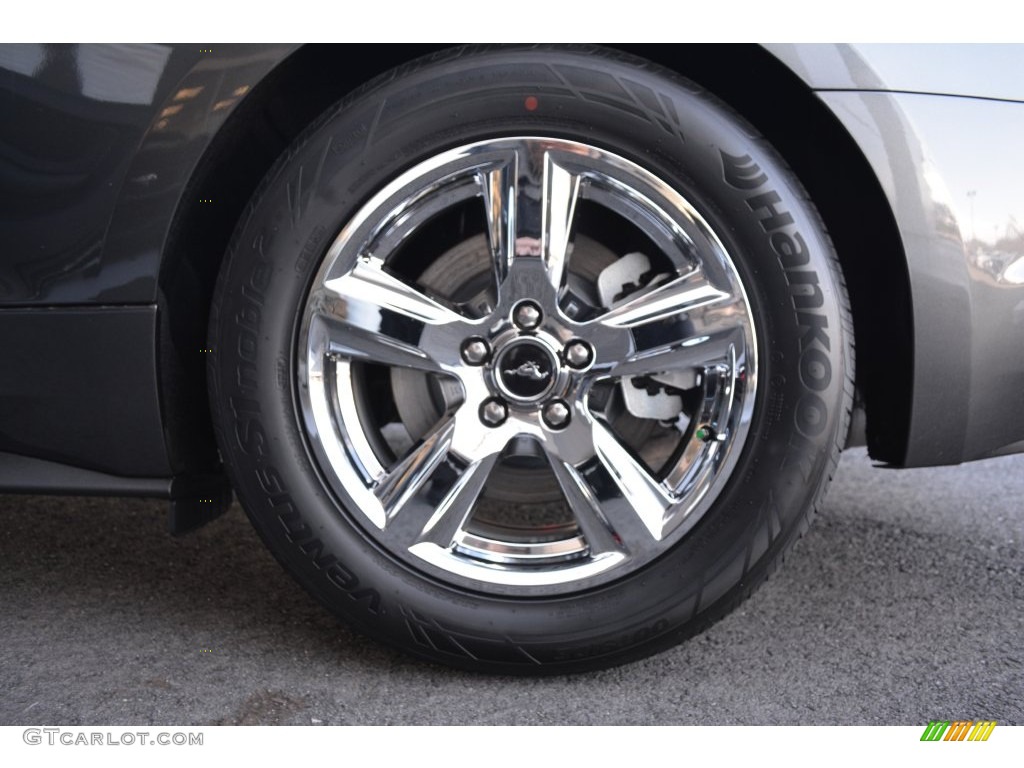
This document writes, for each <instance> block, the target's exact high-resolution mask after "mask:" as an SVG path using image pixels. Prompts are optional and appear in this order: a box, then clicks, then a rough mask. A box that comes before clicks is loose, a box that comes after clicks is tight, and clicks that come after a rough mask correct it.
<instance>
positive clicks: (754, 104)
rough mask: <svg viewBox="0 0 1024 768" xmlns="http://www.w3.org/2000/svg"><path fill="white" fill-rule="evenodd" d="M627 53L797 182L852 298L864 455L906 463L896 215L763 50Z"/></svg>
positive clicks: (905, 277)
mask: <svg viewBox="0 0 1024 768" xmlns="http://www.w3.org/2000/svg"><path fill="white" fill-rule="evenodd" d="M623 48H624V50H628V51H629V52H631V53H634V54H636V55H638V56H642V57H644V58H646V59H649V60H650V61H653V62H655V63H657V64H660V65H661V66H664V67H666V68H668V69H671V70H673V71H675V72H678V73H679V74H681V75H684V76H685V77H688V78H690V79H691V80H693V81H695V82H697V83H698V84H700V85H702V86H703V87H705V88H707V89H708V90H709V91H711V92H712V93H714V94H715V95H716V96H717V97H718V98H720V99H721V100H722V101H724V102H726V103H727V104H729V105H730V106H731V107H732V108H733V109H735V110H736V111H737V112H739V113H740V114H741V115H743V117H744V118H745V119H746V120H748V121H749V122H750V123H751V124H753V125H754V126H755V127H756V128H757V130H758V131H759V132H760V133H761V134H763V135H764V136H765V138H767V139H768V141H769V142H771V144H772V145H773V146H774V147H775V148H776V149H777V150H778V151H779V152H780V153H781V154H782V156H783V157H784V158H785V159H786V162H787V163H788V164H789V165H790V167H791V168H792V169H793V171H794V172H795V173H796V175H797V176H798V177H799V179H800V181H801V182H802V183H803V185H804V187H805V188H806V189H807V193H808V195H809V197H810V199H811V200H812V201H813V202H814V204H815V206H816V207H817V209H818V211H819V213H820V214H821V217H822V219H823V220H824V222H825V226H826V228H827V229H828V232H829V234H830V235H831V237H832V241H833V244H834V245H835V248H836V252H837V254H838V255H839V261H840V265H841V267H842V270H843V276H844V278H845V280H846V286H847V290H848V292H849V294H850V303H851V307H852V310H853V322H854V338H855V340H856V350H857V360H856V365H857V370H856V386H857V405H858V406H859V407H861V408H863V409H864V410H865V412H866V415H867V441H868V450H869V452H870V454H871V456H872V457H873V458H875V459H878V460H880V461H886V462H890V463H893V464H902V463H903V461H904V458H905V456H906V452H907V439H908V436H909V434H910V406H911V398H912V393H913V318H912V305H911V293H910V277H909V274H908V272H907V259H906V255H905V253H904V251H903V244H902V240H901V239H900V233H899V229H898V228H897V226H896V221H895V219H894V217H893V213H892V209H891V208H890V207H889V203H888V201H887V200H886V197H885V193H884V192H883V191H882V188H881V186H880V185H879V183H878V179H877V178H876V176H875V174H874V172H873V171H872V170H871V167H870V165H869V164H868V162H867V160H866V159H865V158H864V155H863V154H862V153H861V151H860V149H859V148H858V147H857V145H856V144H855V143H854V141H853V139H852V138H850V135H849V134H848V133H847V132H846V129H845V128H843V126H842V125H841V124H840V123H839V121H838V119H837V118H836V117H835V116H834V115H833V114H832V112H831V111H830V110H829V109H828V107H826V106H825V104H824V103H823V102H822V101H821V100H820V99H818V98H817V97H816V96H815V95H814V93H813V92H812V91H811V90H810V89H809V88H808V87H807V86H806V85H805V84H804V83H803V82H802V81H801V80H800V79H799V78H798V77H797V76H796V75H795V74H793V72H792V71H791V70H790V69H789V68H787V67H786V66H785V65H784V64H783V63H782V62H780V61H779V60H778V59H776V58H775V57H774V56H772V55H771V54H770V53H768V51H766V50H765V49H764V48H762V47H760V46H757V45H728V46H721V45H685V46H683V45H678V46H661V45H638V46H623ZM880 307H884V308H885V311H884V312H882V311H879V308H880Z"/></svg>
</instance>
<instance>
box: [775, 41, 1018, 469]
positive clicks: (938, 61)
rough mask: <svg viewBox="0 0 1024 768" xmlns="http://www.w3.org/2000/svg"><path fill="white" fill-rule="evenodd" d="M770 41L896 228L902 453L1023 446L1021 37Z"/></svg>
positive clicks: (995, 451) (976, 452)
mask: <svg viewBox="0 0 1024 768" xmlns="http://www.w3.org/2000/svg"><path fill="white" fill-rule="evenodd" d="M768 48H769V50H770V51H771V52H772V53H773V54H775V55H776V56H778V57H780V58H781V59H782V60H783V62H784V63H785V64H786V65H787V66H789V67H790V68H791V69H793V71H794V72H796V73H797V74H798V75H800V76H801V77H802V78H803V79H804V80H805V82H806V83H807V84H808V85H809V86H811V87H812V88H814V89H816V90H817V91H818V96H819V98H821V99H822V100H823V101H824V102H825V104H826V105H827V106H828V107H829V109H830V110H831V111H832V112H833V113H834V114H835V115H836V116H837V118H838V119H839V120H840V121H841V122H842V124H843V125H844V126H845V128H846V129H847V131H848V132H849V133H850V135H851V136H852V137H853V139H854V140H855V141H856V143H857V144H858V146H859V147H860V148H861V151H862V152H863V153H864V155H865V157H866V158H867V160H868V162H869V163H870V164H871V167H872V168H873V170H874V171H875V174H876V175H877V177H878V179H879V182H880V184H881V186H882V189H883V190H884V192H885V195H886V197H887V199H888V202H889V205H890V206H891V208H892V210H893V213H894V216H895V220H896V223H897V225H898V227H899V230H900V236H901V240H902V243H903V248H904V251H905V253H906V257H907V268H908V271H909V274H910V283H911V291H912V303H913V318H914V344H915V347H914V386H913V392H914V394H913V402H912V406H911V407H912V415H911V429H910V435H909V439H908V442H907V455H906V457H905V459H904V461H903V462H901V463H902V464H903V465H904V466H924V465H935V464H949V463H955V462H960V461H969V460H972V459H980V458H985V457H988V456H994V455H999V454H1001V453H1009V452H1014V451H1017V450H1020V449H1021V448H1024V444H1022V443H1021V441H1022V439H1024V388H1022V387H1021V381H1022V380H1024V187H1022V186H1021V184H1020V180H1021V178H1022V177H1024V149H1022V148H1021V139H1020V137H1021V136H1024V104H1022V103H1016V102H1014V101H1010V100H1011V99H1020V98H1022V97H1024V84H1022V83H1021V82H1020V79H1019V78H1015V77H1013V75H1015V74H1017V73H1020V72H1021V71H1024V47H1021V46H994V47H992V48H987V47H980V46H822V45H810V46H789V45H785V46H781V45H771V46H768ZM949 71H954V72H956V76H955V77H948V78H944V79H941V78H940V74H941V73H942V72H949ZM851 89H860V90H851ZM939 93H943V94H948V95H935V94H939ZM965 96H966V97H967V98H965ZM993 99H999V100H993ZM864 225H865V226H870V225H871V223H870V222H865V223H864ZM878 311H880V312H884V311H885V308H884V307H879V308H878Z"/></svg>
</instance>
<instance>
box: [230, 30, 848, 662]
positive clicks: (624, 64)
mask: <svg viewBox="0 0 1024 768" xmlns="http://www.w3.org/2000/svg"><path fill="white" fill-rule="evenodd" d="M528 97H533V98H535V99H536V103H537V108H536V109H534V110H532V111H531V110H529V109H527V108H526V99H527V98H528ZM511 135H541V136H551V137H554V138H569V139H575V140H579V141H584V142H586V143H589V144H593V145H595V146H598V147H601V148H603V149H606V150H609V151H612V152H615V153H617V154H620V155H622V156H624V157H626V158H628V159H630V160H632V161H634V162H636V163H638V164H640V165H641V166H643V167H645V168H647V169H648V170H650V171H651V172H653V173H654V174H655V175H657V176H659V177H660V178H662V179H663V180H665V181H666V182H668V183H669V184H670V185H671V186H673V187H675V188H676V189H678V190H679V191H680V192H681V193H682V194H683V195H684V196H685V197H686V198H687V199H688V200H690V201H691V203H692V204H694V206H695V207H696V208H697V209H698V210H699V211H700V212H701V214H702V215H703V216H704V217H705V218H706V219H707V220H708V222H709V223H710V224H711V226H712V228H713V229H714V230H715V231H716V233H717V234H718V235H719V237H720V238H721V239H722V241H723V243H724V244H725V246H726V248H727V250H728V251H729V253H730V254H731V255H732V256H733V258H734V261H735V263H736V266H737V269H738V271H739V272H740V275H741V278H742V280H743V282H744V286H745V289H746V291H747V294H748V299H749V301H750V305H751V307H752V309H753V312H754V316H755V323H756V329H757V333H758V369H759V370H758V392H757V398H756V403H755V411H754V418H753V422H752V424H751V427H750V431H749V435H748V437H747V440H746V444H745V445H744V448H743V451H742V454H741V457H740V460H739V462H738V463H737V465H736V467H735V469H734V470H733V474H732V478H731V480H730V482H729V484H728V487H727V488H726V489H725V490H724V491H723V492H722V494H721V495H720V496H719V498H718V499H717V500H716V502H715V504H714V505H713V506H712V508H711V509H710V510H709V511H708V513H707V514H705V516H704V517H703V519H702V520H701V521H700V523H699V524H698V525H697V526H696V527H695V528H694V529H693V530H692V531H691V532H690V533H688V534H687V535H686V537H685V538H684V539H683V540H682V541H680V543H679V544H677V545H676V546H675V547H673V548H672V549H671V550H670V551H668V552H666V553H665V554H664V555H663V556H662V557H660V558H659V559H658V560H656V561H655V562H653V563H651V564H650V565H648V566H646V567H644V568H642V569H640V570H638V571H636V572H634V573H631V574H629V575H627V576H625V577H623V578H621V579H619V580H618V581H615V582H612V583H610V584H608V585H605V586H602V587H599V588H596V589H593V590H591V591H589V592H586V593H577V594H572V595H567V596H560V597H553V598H530V599H522V600H513V599H509V598H502V597H495V596H488V595H485V594H479V593H474V592H471V591H468V590H465V589H461V588H456V587H453V586H451V585H447V584H444V583H441V582H439V581H438V580H436V579H434V578H432V577H429V576H427V575H425V574H423V573H421V572H419V571H417V570H415V569H414V568H411V567H409V566H408V565H406V564H404V563H402V562H400V561H399V560H397V559H395V558H394V557H392V556H391V555H389V554H388V553H386V552H384V551H382V550H381V549H380V548H379V547H378V545H377V544H376V543H374V542H373V541H372V540H371V539H370V537H368V536H367V535H366V534H365V533H364V532H363V530H362V529H361V527H360V523H359V522H358V517H359V514H358V511H357V510H345V509H343V508H341V505H340V504H339V502H338V500H337V499H336V498H335V497H334V495H333V494H332V493H331V492H330V491H329V484H328V483H327V482H326V481H325V480H324V479H323V477H322V475H321V470H320V469H319V467H318V466H317V462H316V461H315V460H314V459H313V458H312V453H311V451H310V449H309V446H308V444H307V437H306V435H305V434H304V432H303V430H302V428H301V426H300V425H301V424H302V418H301V415H300V409H299V405H298V397H297V389H296V388H297V383H296V378H295V360H296V344H297V335H298V328H297V318H298V317H299V316H300V315H301V312H302V309H303V306H304V303H305V300H306V296H307V293H308V290H309V287H310V284H311V281H312V280H313V277H314V275H315V274H316V272H317V270H318V268H319V266H320V263H321V261H322V259H323V256H324V253H325V251H326V249H327V247H328V246H329V245H330V243H331V241H332V240H333V239H334V237H335V236H336V235H337V233H338V232H339V231H340V229H341V227H342V226H343V225H344V224H345V223H346V222H347V221H348V220H349V219H350V218H351V217H352V216H353V214H355V212H356V211H357V210H358V209H359V207H360V206H361V205H362V204H363V203H364V202H365V201H366V200H367V199H368V198H369V197H371V196H372V195H373V194H374V193H375V192H377V191H379V189H380V188H381V187H382V186H383V185H384V184H385V183H386V182H387V181H389V180H391V179H393V178H395V176H397V175H398V174H399V173H401V172H402V171H404V170H407V169H408V168H410V167H412V166H413V165H415V164H416V163H417V162H419V161H421V160H424V159H426V158H429V157H432V156H434V155H436V154H438V153H439V152H441V151H444V150H446V149H449V148H452V147H454V146H459V145H462V144H467V143H470V142H472V141H477V140H482V139H486V138H494V137H497V136H511ZM737 169H738V170H737ZM773 216H774V217H775V218H773ZM776 225H778V226H776ZM801 243H802V244H803V245H802V249H805V250H803V255H800V254H796V255H794V248H795V247H798V246H799V244H801ZM794 244H797V245H796V246H795V245H794ZM787 266H788V267H789V268H788V269H787V268H786V267H787ZM815 286H816V287H817V290H818V291H820V293H816V292H815ZM819 299H820V306H815V305H816V304H817V303H818V300H819ZM844 302H845V297H844V295H843V293H842V287H841V281H840V279H839V277H838V274H837V272H836V269H835V262H834V256H833V253H832V248H831V245H830V243H829V241H828V238H827V236H826V234H825V233H824V230H823V227H822V225H821V223H820V221H819V219H818V217H817V214H816V213H815V211H814V209H813V206H812V205H811V204H810V203H809V202H808V201H807V199H806V196H805V194H804V192H803V190H802V188H801V187H800V185H799V183H798V182H797V181H796V180H795V178H794V177H793V176H792V174H791V173H790V172H789V171H788V169H787V168H786V167H785V165H784V164H783V163H782V161H781V160H780V159H779V158H778V156H777V155H776V154H775V153H774V151H773V150H772V149H771V148H770V147H769V146H767V144H765V143H764V142H763V140H762V139H760V138H759V137H758V136H757V134H756V133H755V132H754V131H753V130H752V129H750V128H749V127H748V126H746V125H745V123H744V122H743V121H742V120H741V119H740V118H738V117H737V116H736V115H735V114H733V113H731V112H730V111H729V110H728V109H727V108H726V107H724V106H723V105H721V104H719V103H718V102H717V101H715V100H714V99H713V98H712V97H710V96H708V95H707V94H705V93H703V92H702V91H700V90H699V89H697V88H696V87H695V86H693V85H692V84H690V83H688V82H687V81H685V80H682V79H681V78H678V77H676V76H674V75H671V74H669V73H667V72H665V71H663V70H660V69H657V68H655V67H653V66H652V65H649V64H646V63H644V62H639V61H636V60H633V59H630V58H628V57H624V56H621V55H619V54H615V53H612V52H608V51H605V50H603V49H577V50H564V49H545V48H540V49H537V48H531V49H508V48H506V49H493V50H474V51H460V52H457V53H451V54H446V55H444V56H439V57H435V58H434V59H432V60H430V61H427V62H424V63H421V64H419V65H416V66H411V67H408V68H405V69H404V70H402V71H400V72H397V73H394V74H392V75H390V76H388V77H386V78H384V79H382V80H381V81H380V82H377V83H375V84H373V85H372V86H370V87H368V88H366V89H364V90H363V91H362V92H361V93H359V94H357V95H355V96H354V97H352V98H350V99H347V100H346V101H345V102H343V103H342V104H341V105H340V106H339V107H338V108H336V109H334V110H332V111H331V112H330V113H329V114H328V115H325V116H324V117H323V118H322V119H321V120H320V121H318V122H317V123H316V124H315V125H314V126H312V127H311V129H310V130H309V131H307V132H306V133H305V134H304V135H303V137H301V138H300V140H299V141H298V142H296V144H295V146H294V147H293V149H292V150H291V151H290V152H289V153H288V155H286V156H285V157H284V158H282V159H281V161H279V162H278V164H277V165H276V166H275V168H274V169H273V170H272V171H271V173H270V174H269V175H268V177H267V179H266V180H265V182H264V184H263V186H262V188H261V190H260V192H259V193H258V194H257V196H256V197H255V198H254V202H253V204H252V205H251V207H250V210H249V212H248V215H247V217H246V218H245V219H244V220H243V222H242V223H241V224H240V225H239V228H238V230H237V231H236V235H235V239H234V241H233V245H232V248H231V250H230V251H229V255H228V258H227V260H226V262H225V265H224V268H223V269H222V273H221V277H220V280H219V283H218V288H217V292H216V296H215V300H214V308H213V312H212V321H211V345H212V347H213V349H214V354H213V356H212V358H211V362H210V384H211V401H212V409H213V413H214V421H215V428H216V431H217V435H218V440H219V443H220V447H221V451H222V454H223V456H224V459H225V462H226V464H227V465H228V467H229V470H230V473H231V475H232V481H233V484H234V487H235V489H236V491H237V493H238V495H239V497H240V500H241V501H242V503H243V506H244V507H245V508H246V511H247V513H248V514H249V516H250V518H251V519H252V521H253V523H254V525H255V526H256V528H257V530H258V531H259V533H260V535H261V536H262V537H263V539H264V540H265V541H266V542H267V544H268V545H269V546H270V548H271V550H272V551H273V552H274V554H275V555H276V556H277V557H278V558H279V559H280V560H281V561H282V563H283V564H284V565H285V567H286V568H287V569H288V570H289V571H290V572H291V573H292V574H293V575H295V576H296V578H298V580H299V581H300V582H301V583H302V584H303V585H304V586H305V587H306V588H307V589H308V590H309V591H310V592H311V593H313V594H314V595H315V596H317V597H318V598H319V599H320V600H321V601H323V602H324V603H325V604H326V605H328V607H330V608H331V609H332V610H334V611H335V612H337V613H339V614H340V615H343V616H344V617H345V618H347V619H348V620H349V621H350V622H352V623H354V624H355V625H356V626H357V627H359V628H361V629H362V630H363V631H365V632H367V633H369V634H371V635H372V636H374V637H377V638H380V639H383V640H386V641H388V642H390V643H393V644H396V645H398V646H400V647H402V648H405V649H406V650H408V651H411V652H413V653H417V654H419V655H421V656H424V657H428V658H431V659H435V660H436V659H441V660H445V661H448V662H449V663H453V664H456V665H462V666H468V667H473V668H478V669H479V668H494V669H502V670H505V671H514V670H515V669H518V668H520V667H523V668H526V669H529V670H531V671H542V670H547V671H558V670H564V669H570V668H573V667H588V666H593V665H598V664H606V663H610V662H612V661H624V660H627V659H629V658H634V657H637V656H641V655H645V654H647V653H650V652H652V651H653V650H657V649H658V648H661V647H665V646H667V645H669V644H671V643H673V642H676V641H677V640H678V639H680V638H681V637H683V636H685V635H688V634H690V633H692V632H693V631H696V630H697V629H699V628H700V627H701V626H703V625H705V624H706V623H708V622H709V621H711V620H713V619H714V618H717V617H718V616H719V615H721V614H722V613H723V612H724V611H725V610H727V609H728V608H729V607H730V606H731V605H733V604H734V603H735V602H737V601H738V600H739V599H742V597H743V596H745V595H746V594H747V593H749V591H750V590H751V589H752V588H753V587H754V586H756V585H757V584H758V583H759V582H760V581H762V580H763V579H764V577H765V576H766V574H767V573H768V572H769V571H770V569H771V567H772V566H773V564H775V563H776V562H777V560H778V559H779V557H780V556H781V554H782V553H783V552H784V551H785V550H786V549H787V548H788V546H789V545H790V544H791V543H792V541H793V540H794V539H795V538H796V537H797V536H798V535H799V533H800V532H801V531H802V530H803V527H804V525H805V524H806V519H807V515H808V512H809V510H811V509H812V508H813V507H814V505H815V504H816V503H817V501H818V500H819V498H820V496H821V493H822V490H823V487H824V483H825V482H826V481H827V478H828V475H829V473H831V471H832V469H833V468H834V465H835V461H836V456H837V453H838V442H839V441H840V439H841V438H842V437H844V436H845V428H846V420H847V417H848V413H847V410H848V406H849V397H850V393H849V386H848V381H849V375H848V374H849V371H850V366H851V364H852V360H851V359H850V357H851V352H850V342H849V338H848V332H847V330H846V325H847V319H846V316H845V314H844V306H845V304H844ZM829 372H830V375H828V376H826V374H828V373H829ZM815 416H816V417H817V418H812V417H815Z"/></svg>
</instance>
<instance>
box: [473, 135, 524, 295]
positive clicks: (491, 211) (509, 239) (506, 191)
mask: <svg viewBox="0 0 1024 768" xmlns="http://www.w3.org/2000/svg"><path fill="white" fill-rule="evenodd" d="M517 161H518V155H517V154H513V156H512V159H511V160H510V161H509V162H508V163H504V164H502V165H500V166H499V167H497V168H492V169H490V170H488V171H487V172H485V173H481V174H480V177H479V182H480V188H481V190H482V191H483V198H484V210H485V213H486V216H487V240H488V244H489V245H490V251H491V263H492V264H493V269H494V281H495V284H496V285H501V284H502V283H503V282H504V281H505V278H506V276H507V275H508V271H509V266H510V264H511V263H512V259H513V257H514V256H515V251H514V247H513V244H514V243H515V239H516V197H517V195H518V194H519V192H518V189H519V172H518V162H517Z"/></svg>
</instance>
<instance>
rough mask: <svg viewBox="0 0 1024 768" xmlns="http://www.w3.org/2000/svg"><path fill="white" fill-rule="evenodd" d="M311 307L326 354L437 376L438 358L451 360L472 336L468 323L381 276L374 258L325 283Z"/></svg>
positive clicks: (439, 367) (398, 281)
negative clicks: (456, 348) (325, 342)
mask: <svg viewBox="0 0 1024 768" xmlns="http://www.w3.org/2000/svg"><path fill="white" fill-rule="evenodd" d="M312 306H313V308H314V310H315V314H314V315H313V323H318V324H319V325H320V327H321V328H323V329H325V331H326V335H327V337H328V339H329V342H328V350H327V351H329V352H330V353H331V354H334V355H339V356H342V357H347V358H351V359H353V360H363V361H366V362H373V363H380V364H383V365H392V366H399V367H404V368H415V369H417V370H421V371H430V372H435V373H436V372H440V371H441V370H442V366H441V364H440V359H439V355H438V354H436V353H437V352H446V353H447V354H446V355H442V357H452V356H454V354H456V353H454V352H451V350H450V347H451V346H452V345H455V346H457V345H458V339H460V338H463V337H464V336H467V335H470V334H471V333H472V330H471V326H470V323H469V321H468V320H467V319H466V318H464V317H463V316H462V315H460V314H459V313H458V312H456V311H454V310H452V309H450V308H448V307H446V306H444V305H443V304H441V303H439V302H437V301H435V300H434V299H432V298H430V297H429V296H427V295H425V294H424V293H422V292H421V291H419V290H417V289H416V288H414V287H413V286H410V285H407V284H406V283H403V282H402V281H401V280H399V279H398V278H397V277H395V276H394V275H391V274H389V273H388V272H385V271H384V269H383V265H382V264H381V263H380V261H379V260H377V259H373V258H370V259H359V261H358V262H357V264H356V266H355V268H353V269H352V271H351V272H349V273H347V274H345V275H342V276H340V277H336V278H333V279H331V280H327V281H325V283H324V286H323V289H322V290H321V292H320V295H319V296H317V297H316V298H315V300H314V302H313V303H312ZM428 334H429V335H430V337H431V343H429V344H428V343H426V339H425V335H428Z"/></svg>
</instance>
